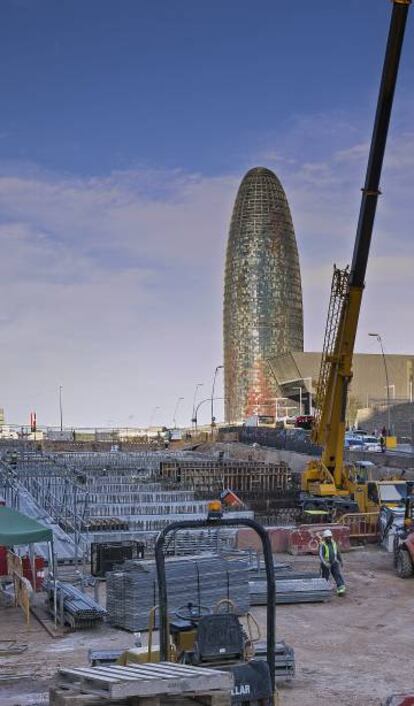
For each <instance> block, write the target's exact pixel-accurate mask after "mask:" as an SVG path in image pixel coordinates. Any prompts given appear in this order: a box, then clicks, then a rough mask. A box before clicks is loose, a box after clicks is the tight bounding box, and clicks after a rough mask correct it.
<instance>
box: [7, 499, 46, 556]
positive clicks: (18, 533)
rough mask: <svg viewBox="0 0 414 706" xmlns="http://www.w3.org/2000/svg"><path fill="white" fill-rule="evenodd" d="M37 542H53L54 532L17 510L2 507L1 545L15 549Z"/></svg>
mask: <svg viewBox="0 0 414 706" xmlns="http://www.w3.org/2000/svg"><path fill="white" fill-rule="evenodd" d="M35 542H53V532H52V530H51V529H48V528H47V527H45V526H44V525H41V524H40V522H37V521H36V520H32V518H31V517H27V515H23V514H22V513H21V512H17V510H12V509H11V508H10V507H1V506H0V545H2V546H3V547H14V546H18V545H19V544H34V543H35Z"/></svg>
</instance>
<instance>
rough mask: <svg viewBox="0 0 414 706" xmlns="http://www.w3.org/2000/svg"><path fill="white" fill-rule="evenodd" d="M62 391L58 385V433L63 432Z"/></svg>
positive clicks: (61, 387)
mask: <svg viewBox="0 0 414 706" xmlns="http://www.w3.org/2000/svg"><path fill="white" fill-rule="evenodd" d="M62 390H63V386H62V385H59V412H60V433H62V432H63V409H62Z"/></svg>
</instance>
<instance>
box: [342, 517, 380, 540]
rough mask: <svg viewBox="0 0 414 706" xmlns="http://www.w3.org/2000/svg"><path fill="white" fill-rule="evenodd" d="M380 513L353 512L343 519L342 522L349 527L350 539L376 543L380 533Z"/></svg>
mask: <svg viewBox="0 0 414 706" xmlns="http://www.w3.org/2000/svg"><path fill="white" fill-rule="evenodd" d="M378 517H379V513H378V512H351V513H348V514H347V515H343V516H342V517H341V522H342V523H343V524H344V525H346V526H347V527H349V537H350V539H354V540H358V539H362V540H365V541H367V542H369V541H371V542H376V541H377V540H378V537H379V532H378Z"/></svg>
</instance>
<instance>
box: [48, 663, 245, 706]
mask: <svg viewBox="0 0 414 706" xmlns="http://www.w3.org/2000/svg"><path fill="white" fill-rule="evenodd" d="M233 685H234V677H233V675H232V674H231V673H230V672H222V671H218V670H216V669H207V668H205V667H191V666H188V665H182V664H173V663H171V662H161V663H160V664H145V665H134V666H133V667H121V666H117V665H114V666H111V667H89V668H82V669H60V670H59V672H58V674H57V675H56V677H55V684H54V686H53V687H52V688H51V689H50V691H49V704H50V706H86V705H88V706H89V705H90V706H95V705H96V706H101V704H102V703H105V704H108V706H109V704H114V705H115V704H116V705H117V706H121V704H129V703H131V704H132V703H133V704H134V706H161V705H163V704H165V705H166V706H168V705H169V704H171V705H172V704H180V706H184V704H186V703H187V700H186V695H188V696H191V703H193V704H197V703H199V704H204V705H205V706H230V703H231V690H232V688H233ZM130 699H131V700H130Z"/></svg>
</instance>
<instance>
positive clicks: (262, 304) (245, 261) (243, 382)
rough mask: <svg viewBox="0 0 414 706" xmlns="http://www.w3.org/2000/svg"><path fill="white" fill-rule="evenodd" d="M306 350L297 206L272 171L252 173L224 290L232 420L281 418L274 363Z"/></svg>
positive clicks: (237, 212) (240, 201) (236, 216)
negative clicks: (294, 215) (295, 224)
mask: <svg viewBox="0 0 414 706" xmlns="http://www.w3.org/2000/svg"><path fill="white" fill-rule="evenodd" d="M290 351H303V309H302V287H301V277H300V267H299V255H298V249H297V244H296V238H295V232H294V229H293V224H292V218H291V215H290V209H289V204H288V201H287V198H286V195H285V192H284V190H283V187H282V185H281V183H280V181H279V179H278V178H277V176H276V175H275V174H274V173H273V172H272V171H270V170H269V169H265V168H264V167H255V168H254V169H251V170H250V171H249V172H247V174H246V175H245V177H244V179H243V181H242V183H241V185H240V188H239V190H238V193H237V197H236V202H235V205H234V209H233V215H232V219H231V224H230V233H229V239H228V244H227V254H226V270H225V286H224V381H225V382H224V384H225V416H226V420H227V421H228V422H232V421H240V420H242V419H245V418H246V417H248V416H251V415H253V414H260V415H274V411H275V397H276V395H277V385H276V382H275V379H274V376H273V374H272V369H271V362H269V361H271V359H272V358H274V357H275V356H277V355H279V354H280V353H287V352H290Z"/></svg>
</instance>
